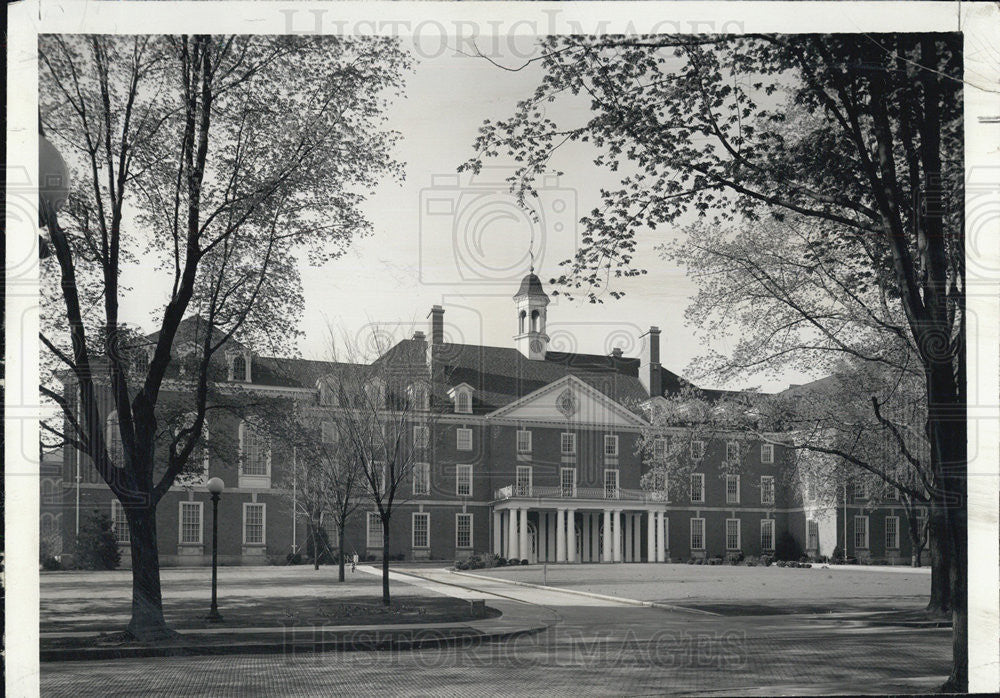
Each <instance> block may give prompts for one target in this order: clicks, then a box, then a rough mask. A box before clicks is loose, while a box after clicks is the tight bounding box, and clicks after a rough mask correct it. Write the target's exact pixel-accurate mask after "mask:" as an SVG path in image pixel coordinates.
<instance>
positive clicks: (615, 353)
mask: <svg viewBox="0 0 1000 698" xmlns="http://www.w3.org/2000/svg"><path fill="white" fill-rule="evenodd" d="M611 356H613V357H614V358H616V359H620V358H622V348H621V347H615V348H614V349H612V350H611Z"/></svg>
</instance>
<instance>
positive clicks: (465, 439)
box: [455, 427, 472, 451]
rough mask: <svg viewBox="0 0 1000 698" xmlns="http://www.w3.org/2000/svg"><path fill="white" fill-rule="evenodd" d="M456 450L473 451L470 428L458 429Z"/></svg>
mask: <svg viewBox="0 0 1000 698" xmlns="http://www.w3.org/2000/svg"><path fill="white" fill-rule="evenodd" d="M455 450H456V451H471V450H472V429H469V428H468V427H458V428H457V429H456V430H455Z"/></svg>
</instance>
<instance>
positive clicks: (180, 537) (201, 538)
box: [177, 501, 205, 545]
mask: <svg viewBox="0 0 1000 698" xmlns="http://www.w3.org/2000/svg"><path fill="white" fill-rule="evenodd" d="M188 507H196V508H197V509H198V540H184V509H185V508H188ZM177 544H178V545H204V544H205V506H204V502H191V501H181V502H178V503H177Z"/></svg>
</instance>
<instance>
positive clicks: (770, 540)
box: [760, 519, 774, 551]
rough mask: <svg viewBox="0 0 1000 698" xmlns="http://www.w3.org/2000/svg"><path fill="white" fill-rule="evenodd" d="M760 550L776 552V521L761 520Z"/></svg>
mask: <svg viewBox="0 0 1000 698" xmlns="http://www.w3.org/2000/svg"><path fill="white" fill-rule="evenodd" d="M760 549H761V550H764V551H770V550H774V519H761V521H760Z"/></svg>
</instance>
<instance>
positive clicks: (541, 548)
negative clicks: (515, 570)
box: [538, 511, 549, 562]
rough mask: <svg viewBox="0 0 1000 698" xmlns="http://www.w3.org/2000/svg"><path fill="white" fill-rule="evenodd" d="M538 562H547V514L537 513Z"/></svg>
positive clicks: (545, 512) (544, 512)
mask: <svg viewBox="0 0 1000 698" xmlns="http://www.w3.org/2000/svg"><path fill="white" fill-rule="evenodd" d="M538 561H539V562H548V561H549V512H547V511H540V512H538Z"/></svg>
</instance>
